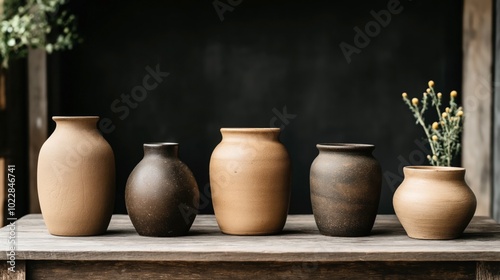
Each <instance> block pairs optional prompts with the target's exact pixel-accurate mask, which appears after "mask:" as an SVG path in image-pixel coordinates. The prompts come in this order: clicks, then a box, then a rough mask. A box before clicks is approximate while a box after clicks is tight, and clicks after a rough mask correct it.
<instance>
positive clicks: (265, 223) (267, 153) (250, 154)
mask: <svg viewBox="0 0 500 280" xmlns="http://www.w3.org/2000/svg"><path fill="white" fill-rule="evenodd" d="M221 133H222V141H221V142H220V143H219V144H218V145H217V147H216V148H215V149H214V151H213V153H212V156H211V159H210V186H211V191H212V202H213V207H214V212H215V218H216V220H217V223H218V225H219V228H220V229H221V231H222V232H223V233H226V234H233V235H266V234H274V233H279V232H281V230H282V229H283V227H284V225H285V222H286V218H287V214H288V206H289V201H290V158H289V155H288V152H287V150H286V149H285V146H284V145H283V144H281V143H280V141H279V139H278V137H279V134H280V129H279V128H222V129H221Z"/></svg>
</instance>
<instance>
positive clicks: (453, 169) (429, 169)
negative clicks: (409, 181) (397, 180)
mask: <svg viewBox="0 0 500 280" xmlns="http://www.w3.org/2000/svg"><path fill="white" fill-rule="evenodd" d="M403 170H412V171H413V170H414V171H421V172H456V171H465V168H464V167H455V166H429V165H414V166H405V167H403Z"/></svg>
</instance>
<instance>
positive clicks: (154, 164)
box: [125, 143, 200, 237]
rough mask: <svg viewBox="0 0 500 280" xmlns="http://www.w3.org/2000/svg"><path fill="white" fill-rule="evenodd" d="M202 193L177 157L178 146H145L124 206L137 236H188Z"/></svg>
mask: <svg viewBox="0 0 500 280" xmlns="http://www.w3.org/2000/svg"><path fill="white" fill-rule="evenodd" d="M199 199H200V193H199V190H198V184H197V183H196V180H195V178H194V176H193V173H192V172H191V170H190V169H189V168H188V166H187V165H186V164H184V163H183V162H182V161H181V160H180V159H179V157H178V144H177V143H146V144H144V158H143V159H142V160H141V161H140V162H139V163H138V164H137V166H136V167H135V168H134V170H132V172H131V173H130V176H129V177H128V180H127V185H126V188H125V204H126V206H127V211H128V214H129V216H130V220H131V221H132V224H133V225H134V228H135V229H136V231H137V233H139V234H140V235H143V236H156V237H165V236H181V235H186V234H187V233H188V231H189V229H190V228H191V225H192V224H193V222H194V219H195V218H196V214H197V213H198V206H199Z"/></svg>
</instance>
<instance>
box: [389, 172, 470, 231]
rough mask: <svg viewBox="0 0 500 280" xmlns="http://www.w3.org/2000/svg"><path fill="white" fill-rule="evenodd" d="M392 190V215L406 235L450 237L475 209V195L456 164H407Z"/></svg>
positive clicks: (462, 226) (467, 222) (468, 219)
mask: <svg viewBox="0 0 500 280" xmlns="http://www.w3.org/2000/svg"><path fill="white" fill-rule="evenodd" d="M403 173H404V176H405V177H404V180H403V182H402V183H401V185H400V186H399V187H398V189H397V190H396V192H395V193H394V198H393V204H394V210H395V212H396V215H397V217H398V219H399V221H400V222H401V224H402V225H403V227H404V229H405V230H406V233H407V234H408V236H409V237H412V238H417V239H454V238H457V237H459V236H460V235H461V234H462V232H463V231H464V230H465V228H466V227H467V225H468V224H469V222H470V221H471V219H472V216H473V215H474V213H475V211H476V197H475V196H474V193H473V192H472V190H471V189H470V188H469V187H468V186H467V184H466V183H465V179H464V177H465V169H464V168H460V167H435V166H407V167H404V168H403Z"/></svg>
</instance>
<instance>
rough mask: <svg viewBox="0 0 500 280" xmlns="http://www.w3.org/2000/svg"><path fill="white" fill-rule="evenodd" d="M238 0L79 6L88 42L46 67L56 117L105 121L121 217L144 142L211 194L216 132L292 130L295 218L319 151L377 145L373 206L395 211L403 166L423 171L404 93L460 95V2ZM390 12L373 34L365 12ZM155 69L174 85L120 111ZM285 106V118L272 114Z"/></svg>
mask: <svg viewBox="0 0 500 280" xmlns="http://www.w3.org/2000/svg"><path fill="white" fill-rule="evenodd" d="M231 2H232V3H233V4H238V1H234V0H233V1H231ZM240 2H241V3H240V4H239V5H237V6H235V7H232V11H229V10H228V11H226V12H225V13H224V14H223V17H224V20H223V21H221V19H220V17H219V16H218V14H217V11H216V9H215V8H214V5H213V2H211V1H192V0H190V1H116V0H108V1H97V0H87V1H73V2H72V4H71V5H72V6H71V8H72V9H73V10H74V11H75V13H76V14H77V15H78V17H79V30H80V33H81V35H82V36H83V37H84V40H85V41H84V42H83V43H82V44H81V45H78V46H77V47H76V48H75V49H74V50H72V51H69V52H65V53H61V54H56V55H51V56H50V58H49V63H50V64H49V90H50V94H51V97H50V98H51V100H50V102H51V108H50V113H51V115H99V116H101V117H102V118H106V119H107V120H106V121H107V122H108V123H101V125H103V128H105V129H103V135H104V137H105V138H106V139H107V140H108V141H109V142H110V144H111V146H112V147H113V149H114V152H115V157H116V163H117V188H118V194H117V204H116V209H115V210H116V212H125V206H124V195H123V192H124V188H125V182H126V180H127V176H128V175H129V173H130V171H131V170H132V169H133V167H134V166H135V165H136V164H137V163H138V162H139V161H140V160H141V158H142V143H144V142H148V141H177V142H179V143H180V151H181V159H182V160H183V161H184V162H185V163H186V164H188V165H189V166H190V168H191V169H192V170H193V173H194V174H195V176H196V178H197V181H198V184H199V186H200V188H201V190H202V197H209V189H208V182H209V178H208V163H209V159H210V154H211V152H212V150H213V148H214V147H215V146H216V145H217V143H218V142H219V141H220V139H221V136H220V133H219V128H221V127H269V126H270V125H274V126H283V127H284V130H283V133H282V137H281V139H282V142H283V143H284V144H285V146H286V147H287V148H288V151H289V153H290V154H291V158H292V164H293V175H292V178H293V188H292V201H291V203H292V204H291V208H290V213H310V212H311V206H310V201H309V167H310V164H311V162H312V160H313V159H314V158H315V157H316V155H317V150H316V148H315V144H317V143H321V142H355V143H373V144H375V145H376V150H375V153H374V154H375V156H376V157H377V159H378V160H379V161H380V163H381V165H382V170H383V172H384V175H385V178H384V183H383V197H382V200H381V203H380V209H379V210H380V212H381V213H392V211H393V210H392V193H393V191H394V190H395V188H396V187H397V186H398V184H399V182H400V180H401V179H402V177H401V168H402V166H403V165H408V164H412V165H415V164H427V162H426V161H425V159H424V153H423V152H421V148H419V147H418V146H417V145H416V144H415V141H416V140H421V139H422V137H423V132H422V131H421V128H420V127H417V126H416V125H415V122H414V120H413V117H412V114H411V113H410V112H409V110H408V108H406V105H405V104H404V103H403V102H402V100H401V92H403V91H407V92H408V93H409V95H411V96H413V95H419V96H420V94H421V93H422V92H423V91H424V90H425V89H426V85H427V81H428V80H429V79H433V80H434V81H435V82H436V84H437V88H438V89H440V90H441V91H443V93H448V92H449V91H451V90H452V89H457V90H458V91H459V92H460V85H461V75H462V69H461V67H462V65H461V57H462V53H461V47H462V45H461V33H462V23H461V20H462V2H461V1H452V0H448V1H430V0H428V1H404V0H403V1H401V2H400V3H399V5H398V3H396V2H395V1H392V0H391V1H368V0H364V1H305V0H300V1H299V0H293V1H281V0H278V1H260V0H257V1H250V0H244V1H240ZM215 3H227V2H226V1H225V0H220V2H215ZM217 5H219V7H221V4H217ZM388 5H389V6H390V7H391V11H392V12H393V13H392V15H391V18H390V21H389V20H387V19H386V23H387V24H386V23H384V25H385V26H380V25H379V24H374V22H375V16H374V15H373V14H372V13H371V11H372V10H373V11H375V12H379V11H380V10H387V9H388ZM393 5H394V6H393ZM228 7H230V6H228ZM382 14H385V13H382ZM367 24H368V26H369V27H370V28H371V29H370V30H369V32H370V31H371V34H372V35H373V37H368V39H369V40H370V41H369V42H367V41H366V40H365V41H363V40H361V39H360V40H359V42H358V47H359V48H358V50H356V52H357V53H353V54H352V55H350V57H349V58H350V60H351V61H350V63H348V61H347V59H346V57H345V56H344V54H343V52H342V50H341V48H340V47H339V45H340V44H341V43H342V42H344V43H345V44H349V45H351V46H353V47H356V44H355V42H354V39H355V35H356V31H355V27H359V28H360V29H362V30H364V29H365V26H366V25H367ZM377 26H378V27H379V28H378V29H377ZM365 39H366V38H365ZM345 44H344V45H345ZM351 50H352V49H351ZM148 66H149V67H151V68H153V69H155V68H156V67H157V66H158V67H159V69H160V70H161V71H164V72H168V73H169V76H168V77H165V78H163V79H162V81H161V82H160V83H158V86H157V87H156V88H154V89H151V90H150V91H148V92H147V95H138V97H139V100H141V101H139V102H134V101H133V100H132V102H133V103H130V104H133V105H125V100H123V101H122V98H121V95H122V94H125V95H130V94H131V93H132V92H133V91H134V92H135V90H137V89H138V88H137V87H136V86H140V85H143V78H144V77H145V76H146V75H147V74H148V71H147V70H146V67H148ZM150 82H151V83H152V81H150ZM142 99H143V100H142ZM135 106H136V108H131V107H135ZM127 108H128V112H127ZM285 108H286V111H287V113H288V114H290V116H289V117H290V118H288V119H284V120H285V121H283V120H281V119H280V118H279V116H278V115H279V113H277V112H281V113H283V110H285ZM291 115H293V118H292V116H291ZM52 129H53V126H52ZM51 131H52V130H51ZM202 206H203V209H202V212H204V213H209V212H211V211H212V209H211V205H209V204H207V203H203V202H202Z"/></svg>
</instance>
